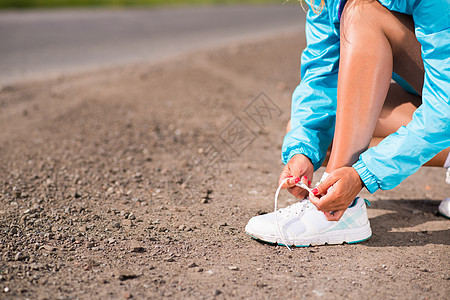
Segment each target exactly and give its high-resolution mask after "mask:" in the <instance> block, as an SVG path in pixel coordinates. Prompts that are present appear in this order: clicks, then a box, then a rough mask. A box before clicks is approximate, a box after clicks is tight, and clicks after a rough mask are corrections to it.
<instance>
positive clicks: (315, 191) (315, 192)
mask: <svg viewBox="0 0 450 300" xmlns="http://www.w3.org/2000/svg"><path fill="white" fill-rule="evenodd" d="M311 192H312V193H313V194H314V195H317V194H318V193H319V190H318V189H317V188H315V189H313V190H312V191H311Z"/></svg>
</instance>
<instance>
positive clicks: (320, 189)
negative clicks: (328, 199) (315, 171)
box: [312, 175, 337, 196]
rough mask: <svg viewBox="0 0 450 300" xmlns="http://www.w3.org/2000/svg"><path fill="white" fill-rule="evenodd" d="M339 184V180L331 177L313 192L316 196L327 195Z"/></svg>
mask: <svg viewBox="0 0 450 300" xmlns="http://www.w3.org/2000/svg"><path fill="white" fill-rule="evenodd" d="M336 182H337V178H335V177H334V176H331V175H329V176H328V177H327V178H326V179H325V180H324V181H322V182H321V183H320V184H319V185H318V186H317V187H316V188H315V189H313V190H312V193H313V194H314V196H318V195H326V194H327V192H328V190H329V189H330V188H331V187H332V186H333V185H334V184H335V183H336Z"/></svg>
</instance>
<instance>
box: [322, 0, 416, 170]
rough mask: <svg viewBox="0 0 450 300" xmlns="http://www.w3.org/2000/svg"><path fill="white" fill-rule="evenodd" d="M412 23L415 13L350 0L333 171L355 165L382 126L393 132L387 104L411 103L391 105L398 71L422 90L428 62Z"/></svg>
mask: <svg viewBox="0 0 450 300" xmlns="http://www.w3.org/2000/svg"><path fill="white" fill-rule="evenodd" d="M412 25H413V23H412V21H411V18H410V17H407V16H405V15H402V14H397V13H392V12H390V11H388V10H387V9H386V8H384V7H383V6H381V4H380V3H378V2H377V1H358V2H356V3H355V1H349V2H348V3H347V5H346V7H345V9H344V12H343V16H342V20H341V58H340V65H339V81H338V95H337V97H338V105H337V112H336V115H337V117H336V130H335V135H334V141H333V149H332V152H331V157H330V161H329V163H328V166H327V172H331V171H333V170H335V169H338V168H341V167H344V166H351V165H352V164H353V163H355V162H356V161H357V159H358V157H359V155H360V154H361V153H362V152H363V151H365V150H366V149H367V147H368V146H369V143H370V141H371V138H372V136H373V135H374V133H375V128H376V127H379V129H380V131H385V133H386V134H387V133H388V132H389V133H391V132H393V131H392V129H390V128H389V129H388V128H387V127H389V126H387V124H385V123H386V122H384V120H385V119H386V118H387V117H386V113H387V112H388V110H385V111H386V113H385V115H383V114H381V112H382V108H383V106H385V107H386V108H389V107H390V106H391V107H395V108H396V109H398V110H400V109H406V110H408V109H409V108H408V107H411V106H408V105H406V106H404V107H402V106H401V105H398V103H397V104H396V103H392V104H391V103H385V100H386V96H387V93H388V90H389V87H390V81H391V75H392V70H393V69H394V70H395V72H396V73H397V74H399V75H400V76H402V77H403V78H405V79H406V80H407V81H408V82H409V83H410V84H411V85H412V86H413V87H414V88H415V89H416V90H418V91H420V90H421V85H423V63H422V60H421V58H420V44H419V42H418V41H417V39H416V37H415V35H414V30H413V26H412ZM397 62H399V63H397ZM416 100H417V99H416ZM419 103H420V102H419ZM415 107H417V106H416V104H414V105H413V106H412V108H413V109H414V110H415ZM387 114H388V113H387ZM409 115H412V113H410V114H409ZM405 121H406V120H403V121H402V122H400V123H401V125H405V123H404V122H405ZM406 123H407V122H406ZM377 125H378V126H377ZM391 125H392V124H391ZM383 127H385V128H384V129H383ZM391 127H392V126H391ZM394 127H395V126H394ZM394 131H395V130H394ZM383 136H385V134H383Z"/></svg>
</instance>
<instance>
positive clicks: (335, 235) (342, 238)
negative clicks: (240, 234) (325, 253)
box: [246, 222, 372, 247]
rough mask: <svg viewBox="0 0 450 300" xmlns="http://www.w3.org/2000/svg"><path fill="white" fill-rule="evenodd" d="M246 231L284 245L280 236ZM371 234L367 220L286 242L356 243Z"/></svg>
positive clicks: (266, 240) (295, 243)
mask: <svg viewBox="0 0 450 300" xmlns="http://www.w3.org/2000/svg"><path fill="white" fill-rule="evenodd" d="M246 233H247V234H248V235H249V236H251V237H252V238H254V239H256V240H259V241H263V242H267V243H269V244H277V245H281V246H285V244H284V242H283V241H282V239H281V238H276V237H273V236H258V235H255V234H253V233H250V232H248V231H246ZM371 236H372V229H371V228H370V223H369V222H367V224H366V225H364V226H361V227H358V228H352V229H342V230H335V231H331V232H327V233H324V234H321V235H317V236H312V237H308V238H306V239H299V240H294V241H286V242H287V243H288V246H293V247H310V246H322V245H340V244H344V243H347V244H356V243H361V242H364V241H366V240H368V239H369V238H370V237H371Z"/></svg>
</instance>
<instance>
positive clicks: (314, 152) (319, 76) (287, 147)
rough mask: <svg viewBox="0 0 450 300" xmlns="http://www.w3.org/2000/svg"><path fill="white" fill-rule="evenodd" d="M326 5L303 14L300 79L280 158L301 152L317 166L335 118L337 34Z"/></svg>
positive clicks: (328, 143)
mask: <svg viewBox="0 0 450 300" xmlns="http://www.w3.org/2000/svg"><path fill="white" fill-rule="evenodd" d="M332 24H333V23H332V22H330V18H329V14H328V10H327V7H324V9H323V11H322V12H321V13H320V14H316V13H314V12H312V10H311V9H310V10H309V11H308V13H307V17H306V40H307V47H306V49H305V50H304V51H303V53H302V56H301V77H302V79H301V82H300V85H299V86H298V87H297V88H296V90H295V91H294V94H293V96H292V108H291V128H292V130H291V131H290V132H288V133H287V135H286V136H285V138H284V141H283V148H282V161H283V163H284V164H286V163H287V162H288V161H289V160H290V159H291V158H292V157H293V156H294V155H296V154H304V155H305V156H307V157H308V158H309V159H310V160H311V162H312V163H313V165H314V169H315V170H317V169H318V168H319V167H320V166H321V164H322V162H323V160H324V159H325V155H326V151H327V149H328V147H329V145H330V143H331V141H332V139H333V135H334V126H335V119H336V102H337V101H336V96H337V77H338V64H339V37H338V33H336V31H335V30H333V25H332Z"/></svg>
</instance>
